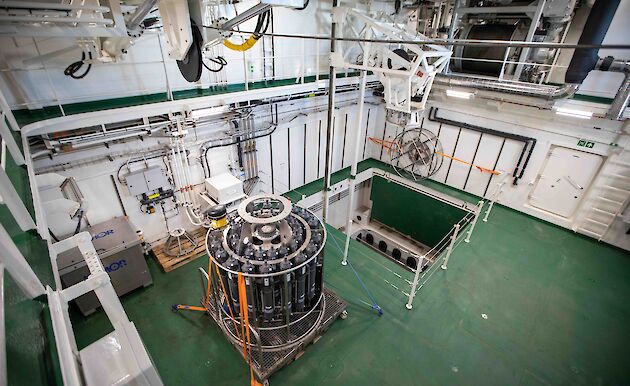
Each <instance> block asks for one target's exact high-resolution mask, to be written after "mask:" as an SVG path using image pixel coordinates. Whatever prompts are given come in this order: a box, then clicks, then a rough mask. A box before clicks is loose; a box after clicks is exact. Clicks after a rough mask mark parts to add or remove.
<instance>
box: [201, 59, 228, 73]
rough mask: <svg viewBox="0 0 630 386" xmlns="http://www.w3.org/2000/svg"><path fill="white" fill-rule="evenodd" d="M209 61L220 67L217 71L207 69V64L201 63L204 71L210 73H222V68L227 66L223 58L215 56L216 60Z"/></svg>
mask: <svg viewBox="0 0 630 386" xmlns="http://www.w3.org/2000/svg"><path fill="white" fill-rule="evenodd" d="M208 60H209V61H211V62H212V63H215V64H217V65H219V66H220V67H219V68H217V69H214V68H210V67H208V65H207V64H205V63H204V62H203V60H202V61H201V64H203V66H204V67H205V68H206V70H208V71H211V72H221V71H223V67H225V65H226V64H227V60H225V58H223V56H217V58H216V59H214V58H208Z"/></svg>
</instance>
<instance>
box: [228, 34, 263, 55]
mask: <svg viewBox="0 0 630 386" xmlns="http://www.w3.org/2000/svg"><path fill="white" fill-rule="evenodd" d="M258 39H259V37H257V36H256V35H252V36H250V37H249V39H247V40H246V41H245V42H244V43H241V44H234V43H232V42H231V41H229V40H227V39H225V40H224V41H223V45H224V46H226V47H227V48H229V49H231V50H234V51H247V50H249V49H250V48H252V47H253V46H254V44H256V42H257V41H258Z"/></svg>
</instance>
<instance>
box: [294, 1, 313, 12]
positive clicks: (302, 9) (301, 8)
mask: <svg viewBox="0 0 630 386" xmlns="http://www.w3.org/2000/svg"><path fill="white" fill-rule="evenodd" d="M310 1H311V0H306V3H304V6H303V7H300V8H295V10H296V11H304V10H305V9H306V7H308V3H309V2H310Z"/></svg>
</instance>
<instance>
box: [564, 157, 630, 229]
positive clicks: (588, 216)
mask: <svg viewBox="0 0 630 386" xmlns="http://www.w3.org/2000/svg"><path fill="white" fill-rule="evenodd" d="M629 202H630V151H628V150H627V149H625V148H624V149H623V150H622V151H621V152H619V153H617V154H613V155H611V156H610V157H609V158H608V160H607V161H606V163H605V164H604V166H603V167H602V170H601V171H600V173H599V175H598V176H597V179H596V180H595V183H594V185H593V190H592V192H591V194H590V198H589V199H587V201H586V202H585V203H584V205H583V208H584V212H583V215H582V216H579V217H578V218H576V221H575V222H574V226H573V227H572V229H573V230H574V231H576V232H579V233H582V234H585V235H587V236H591V237H594V238H596V239H597V240H598V241H601V240H602V239H604V238H605V237H606V234H607V233H608V231H609V230H610V228H611V226H612V225H613V224H614V223H615V221H617V220H618V219H620V218H621V217H622V216H623V212H624V210H625V209H626V207H627V206H628V203H629Z"/></svg>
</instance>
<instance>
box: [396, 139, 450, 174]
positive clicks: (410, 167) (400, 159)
mask: <svg viewBox="0 0 630 386" xmlns="http://www.w3.org/2000/svg"><path fill="white" fill-rule="evenodd" d="M442 153H443V152H442V143H441V142H440V140H439V139H438V137H437V136H436V135H435V134H433V133H432V132H430V131H429V130H424V129H407V130H403V131H402V132H401V133H400V134H398V135H397V136H396V137H395V138H394V140H393V141H392V145H391V148H390V162H391V165H392V167H393V168H394V170H396V173H398V175H399V176H401V177H408V176H411V177H412V178H413V179H414V180H416V181H418V180H423V179H426V178H429V177H431V176H432V175H434V174H435V173H437V171H438V170H439V169H440V167H441V166H442V163H443V162H444V157H442V156H440V155H439V154H442Z"/></svg>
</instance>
